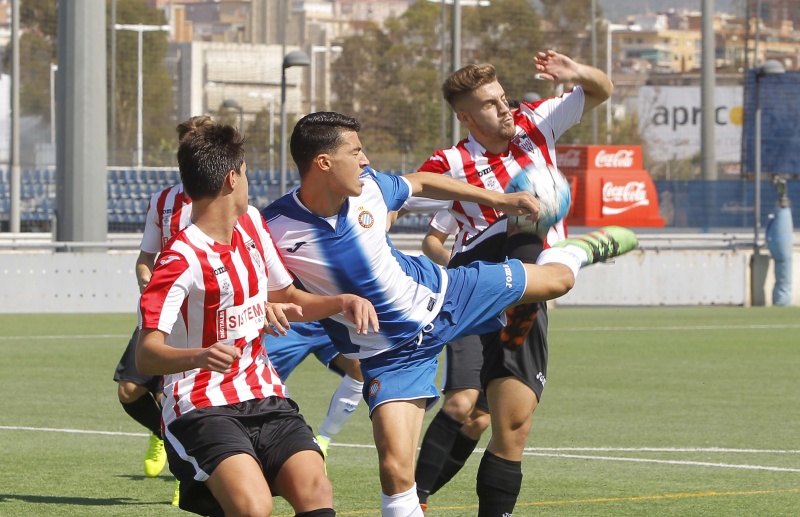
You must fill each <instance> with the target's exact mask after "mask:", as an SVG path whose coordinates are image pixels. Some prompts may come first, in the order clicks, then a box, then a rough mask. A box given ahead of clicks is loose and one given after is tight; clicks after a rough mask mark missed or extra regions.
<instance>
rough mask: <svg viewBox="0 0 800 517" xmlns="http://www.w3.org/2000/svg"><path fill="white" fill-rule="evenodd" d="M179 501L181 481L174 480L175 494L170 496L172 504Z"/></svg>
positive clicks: (175, 504) (174, 504)
mask: <svg viewBox="0 0 800 517" xmlns="http://www.w3.org/2000/svg"><path fill="white" fill-rule="evenodd" d="M180 502H181V482H180V481H178V480H177V479H176V480H175V494H174V495H173V496H172V506H176V507H177V506H178V504H179V503H180Z"/></svg>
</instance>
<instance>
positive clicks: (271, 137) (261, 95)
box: [247, 92, 275, 173]
mask: <svg viewBox="0 0 800 517" xmlns="http://www.w3.org/2000/svg"><path fill="white" fill-rule="evenodd" d="M247 95H249V96H250V97H258V98H260V99H267V100H269V170H270V173H271V172H272V171H273V170H274V169H275V96H274V95H272V94H271V93H262V92H250V93H248V94H247Z"/></svg>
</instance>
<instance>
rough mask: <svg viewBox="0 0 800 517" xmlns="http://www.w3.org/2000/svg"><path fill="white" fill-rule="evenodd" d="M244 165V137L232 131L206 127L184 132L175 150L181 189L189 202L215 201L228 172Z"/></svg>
mask: <svg viewBox="0 0 800 517" xmlns="http://www.w3.org/2000/svg"><path fill="white" fill-rule="evenodd" d="M243 163H244V137H243V136H241V135H240V134H239V132H238V131H237V130H236V128H235V127H233V126H229V125H223V124H210V125H205V126H202V127H198V128H196V129H195V130H193V131H190V132H188V133H187V134H186V135H184V137H183V138H182V139H181V143H180V145H179V146H178V167H179V168H180V171H181V181H182V182H183V189H184V190H185V191H186V193H187V194H189V197H191V198H192V199H203V198H207V197H216V196H217V195H219V193H220V191H221V190H222V182H223V181H224V179H225V175H226V174H228V172H229V171H232V170H233V171H237V173H238V171H239V170H240V169H241V167H242V164H243Z"/></svg>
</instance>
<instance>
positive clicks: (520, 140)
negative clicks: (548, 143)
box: [511, 131, 536, 152]
mask: <svg viewBox="0 0 800 517" xmlns="http://www.w3.org/2000/svg"><path fill="white" fill-rule="evenodd" d="M511 142H512V143H513V144H514V145H516V146H517V147H519V148H520V149H523V150H525V151H528V152H533V150H534V149H536V146H535V145H534V143H533V140H531V137H529V136H528V133H526V132H524V131H522V132H520V133H517V134H516V135H514V138H512V139H511Z"/></svg>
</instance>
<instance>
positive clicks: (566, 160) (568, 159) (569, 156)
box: [556, 149, 584, 169]
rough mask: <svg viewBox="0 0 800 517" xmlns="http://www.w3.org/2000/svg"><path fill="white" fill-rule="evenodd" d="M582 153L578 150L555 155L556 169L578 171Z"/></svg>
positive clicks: (563, 151)
mask: <svg viewBox="0 0 800 517" xmlns="http://www.w3.org/2000/svg"><path fill="white" fill-rule="evenodd" d="M583 153H584V151H582V150H580V149H566V150H562V151H560V152H559V153H558V154H556V159H557V160H558V167H559V168H561V169H578V168H580V166H581V158H583Z"/></svg>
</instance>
